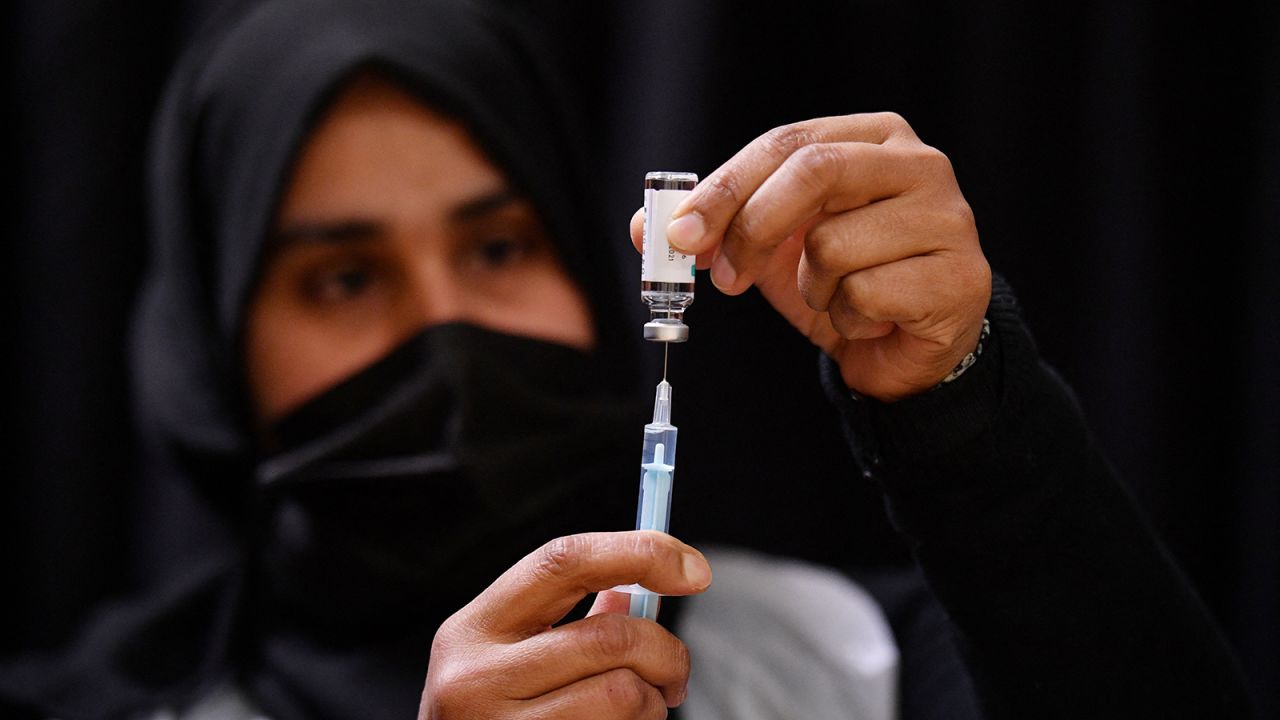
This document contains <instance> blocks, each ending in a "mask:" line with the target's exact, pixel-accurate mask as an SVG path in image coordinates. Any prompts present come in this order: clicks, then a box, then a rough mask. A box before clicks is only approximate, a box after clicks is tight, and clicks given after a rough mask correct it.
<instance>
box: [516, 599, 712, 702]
mask: <svg viewBox="0 0 1280 720" xmlns="http://www.w3.org/2000/svg"><path fill="white" fill-rule="evenodd" d="M496 662H497V666H496V669H497V671H498V674H500V675H501V676H503V677H506V678H507V680H506V683H507V686H508V687H509V688H510V690H511V692H512V693H513V696H514V697H524V698H532V697H537V696H539V695H543V694H545V693H547V692H550V691H552V690H554V689H556V688H559V687H564V686H567V685H570V684H572V683H574V682H577V681H578V680H581V679H582V678H585V677H590V676H592V675H600V674H602V673H605V672H608V671H610V670H616V669H619V668H626V669H628V670H631V671H632V672H634V673H635V674H636V675H638V676H639V677H640V678H641V679H643V680H644V681H645V682H646V683H648V684H649V685H652V686H653V687H655V688H657V689H658V690H659V691H660V692H661V693H662V697H663V698H664V700H665V701H666V702H667V703H668V704H670V705H674V704H676V703H678V702H679V701H680V699H681V697H682V696H683V694H684V688H685V685H686V684H687V683H688V681H689V651H688V649H687V648H686V647H685V645H684V643H682V642H680V640H679V639H678V638H676V636H675V635H672V634H671V633H670V632H668V631H667V629H666V628H664V627H662V626H661V625H659V624H657V623H654V622H649V621H647V620H643V619H639V618H631V617H627V616H626V615H617V614H604V615H595V616H592V617H588V618H583V619H582V620H578V621H576V622H571V623H568V624H566V625H561V626H559V627H556V628H553V629H551V630H548V631H547V632H544V633H541V634H539V635H535V636H533V637H531V638H528V639H526V640H523V641H521V642H519V643H515V644H513V645H510V646H508V647H507V649H506V650H505V651H504V653H503V655H502V656H500V657H499V658H498V659H497V661H496ZM531 670H532V672H531Z"/></svg>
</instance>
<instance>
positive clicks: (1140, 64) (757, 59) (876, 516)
mask: <svg viewBox="0 0 1280 720" xmlns="http://www.w3.org/2000/svg"><path fill="white" fill-rule="evenodd" d="M215 5H216V3H213V2H211V1H209V0H206V2H198V1H195V0H187V2H186V3H185V4H184V3H146V2H140V1H138V0H115V1H113V2H106V1H105V0H75V1H74V2H72V1H71V0H39V1H36V0H22V1H21V2H17V3H10V4H8V5H7V6H6V10H5V12H6V13H7V15H8V17H7V20H8V22H7V23H6V26H5V27H6V29H7V31H8V33H9V35H10V37H9V38H8V39H9V42H6V43H5V47H6V49H7V51H8V52H9V54H10V55H9V58H8V67H9V68H10V71H11V73H12V75H11V83H10V87H11V98H12V99H11V101H10V104H9V108H10V109H9V111H8V112H7V113H6V117H7V119H8V121H9V122H8V123H6V126H7V130H8V132H7V134H6V139H7V142H8V145H9V146H8V147H7V148H6V151H5V152H4V155H3V157H5V159H6V169H7V171H8V175H9V176H10V178H11V180H12V181H13V182H12V183H11V188H12V189H11V191H10V192H9V193H8V195H7V197H8V199H9V202H10V207H9V208H8V212H7V213H6V218H7V219H8V222H9V223H10V226H11V227H10V229H9V232H8V233H6V234H7V235H8V237H9V238H10V242H6V243H5V247H6V254H7V257H6V258H5V265H4V268H5V272H6V276H7V277H8V278H9V281H8V282H7V283H6V285H5V287H6V290H7V293H8V300H9V303H10V304H9V307H10V308H12V310H11V315H10V317H11V318H12V321H11V322H10V323H9V325H8V326H9V327H11V328H12V329H13V331H14V334H15V337H14V338H13V339H12V340H11V341H10V342H9V343H8V344H7V346H8V347H9V348H10V352H9V353H7V354H8V355H9V356H10V357H11V360H12V362H13V363H14V364H13V365H12V366H11V367H15V368H16V369H17V371H16V372H11V373H9V374H7V375H6V376H5V383H6V387H5V393H4V397H5V403H4V405H5V408H6V418H5V428H6V432H5V433H4V437H5V441H6V449H5V450H6V456H7V457H8V458H9V461H8V465H9V467H10V468H11V470H10V472H9V473H7V478H8V480H7V482H5V483H4V488H5V496H4V504H3V516H0V527H2V528H3V529H2V530H0V533H3V534H2V535H0V538H2V540H0V547H2V548H3V550H2V551H0V552H3V558H0V559H2V560H3V561H4V562H5V567H6V568H8V572H7V573H6V575H7V576H8V578H9V580H10V581H9V582H6V583H4V585H5V586H6V588H7V590H6V592H4V593H3V600H2V601H0V602H3V603H4V604H5V606H4V608H3V609H4V610H5V612H3V614H0V650H3V651H5V652H10V651H17V650H23V649H30V648H41V647H51V646H54V645H56V644H58V643H59V642H61V641H63V640H65V639H66V638H67V637H68V636H69V634H71V633H72V632H73V631H74V630H75V628H76V627H77V626H78V625H79V623H81V622H83V621H84V619H85V617H86V613H87V612H88V609H89V608H90V607H91V606H92V605H93V604H95V603H96V602H99V601H101V600H102V599H103V598H105V597H109V596H111V595H113V594H115V593H119V592H122V591H125V590H127V589H129V588H130V587H131V586H132V585H133V583H134V581H135V580H136V579H137V578H139V577H142V576H144V575H145V568H142V567H139V566H138V562H137V559H138V558H139V557H140V556H141V553H139V552H138V550H137V548H135V547H131V540H132V536H131V533H130V529H129V528H130V525H131V523H130V520H131V515H132V513H134V512H135V510H136V508H135V507H134V504H133V503H132V502H131V492H132V489H133V487H134V483H133V477H132V474H131V460H132V453H131V440H130V420H129V403H128V397H129V395H128V393H129V387H128V385H129V383H128V377H127V372H126V361H125V357H124V355H123V337H124V331H125V328H126V327H127V323H128V314H129V310H130V303H131V301H132V299H133V293H134V290H135V287H136V284H137V281H138V277H139V274H140V272H141V271H142V268H143V264H144V262H145V254H146V248H145V219H144V198H143V197H142V193H141V189H142V167H143V164H142V156H143V150H144V146H145V140H146V133H147V124H148V120H149V114H150V112H151V110H152V107H153V104H154V102H155V100H156V97H157V94H158V92H159V89H160V85H161V83H162V81H163V77H164V74H165V73H166V71H167V70H168V68H169V66H170V64H171V63H172V61H173V59H174V57H175V53H176V52H177V51H178V49H179V48H180V47H181V44H182V41H183V39H184V38H185V37H187V36H188V35H189V34H190V32H191V31H192V29H193V28H194V27H195V26H196V25H197V24H198V23H199V21H200V19H201V18H202V17H203V16H204V14H205V13H207V12H208V11H209V10H210V9H212V8H213V7H214V6H215ZM930 5H931V4H926V3H919V2H897V3H890V2H883V1H862V2H851V3H843V4H836V3H830V4H806V3H788V4H786V5H785V6H781V7H779V8H778V9H775V10H774V11H771V12H767V13H766V12H753V11H748V10H747V7H748V6H747V5H744V4H741V3H735V2H729V1H727V0H720V1H713V0H660V1H655V2H646V3H570V2H563V3H558V4H554V5H553V4H550V3H548V4H547V5H546V12H547V13H548V17H549V19H550V20H551V24H552V25H553V26H554V27H555V29H554V32H556V33H558V34H560V36H561V37H562V40H563V45H562V47H563V48H564V50H565V55H566V59H567V60H568V61H569V63H570V64H571V66H572V67H573V72H574V73H575V74H576V75H577V76H578V77H577V78H576V79H577V80H579V81H580V87H581V88H582V95H583V100H584V103H585V106H586V107H587V108H588V118H589V121H590V122H589V123H588V127H589V129H590V133H591V137H590V140H591V141H592V142H593V143H594V146H595V148H596V151H597V157H598V158H599V161H598V165H597V167H598V173H597V177H593V178H583V184H584V186H586V185H588V184H590V185H596V186H603V187H605V188H607V189H608V190H607V198H606V201H607V203H608V206H607V210H608V212H609V216H610V217H611V218H612V221H613V226H614V227H616V229H617V230H616V237H611V238H609V239H608V240H609V241H613V242H625V241H626V240H625V233H626V223H627V219H628V218H629V216H630V214H631V212H632V211H633V210H634V209H635V207H637V206H638V205H639V201H640V195H641V192H640V191H641V182H640V180H641V177H642V175H643V173H644V172H645V171H646V170H651V169H678V170H685V169H687V170H694V171H697V172H699V173H701V174H706V173H708V172H710V171H711V170H712V169H714V168H715V166H716V165H717V164H719V162H721V161H723V160H724V159H726V158H727V157H728V156H729V155H730V154H732V153H733V152H734V151H736V150H737V149H738V148H739V147H741V146H742V145H743V144H744V143H746V142H747V141H749V140H750V139H751V138H753V137H754V136H756V135H758V134H759V133H761V132H764V131H765V130H767V129H769V128H770V127H773V126H775V125H779V124H782V123H786V122H791V121H795V120H800V119H803V118H806V117H811V116H816V115H825V114H842V113H848V112H861V111H871V110H885V109H891V110H895V111H897V112H899V113H901V114H903V115H904V116H905V117H906V118H907V119H908V120H909V121H910V122H911V123H912V125H913V126H914V127H915V128H916V130H917V132H918V134H919V135H920V136H921V137H922V138H923V139H924V140H925V141H926V142H928V143H930V144H932V145H934V146H936V147H939V148H941V149H942V150H944V151H945V152H946V153H947V154H948V155H949V156H950V157H951V159H952V161H953V163H954V165H955V168H956V173H957V175H958V177H959V179H960V184H961V187H962V188H963V190H964V191H965V194H966V196H967V197H968V199H969V201H970V203H971V204H972V206H973V208H974V210H975V212H976V214H977V218H978V224H979V230H980V231H981V233H982V238H983V245H984V247H985V249H986V251H987V254H988V257H989V258H990V259H991V261H992V265H993V266H994V267H995V268H996V269H997V270H998V271H1000V272H1002V273H1004V274H1005V275H1006V276H1007V277H1008V278H1009V279H1010V280H1011V282H1012V283H1013V285H1014V287H1015V288H1016V289H1018V291H1019V293H1020V296H1021V298H1022V301H1023V303H1024V306H1025V308H1026V314H1027V316H1028V318H1029V322H1030V324H1031V326H1032V328H1033V330H1034V331H1035V332H1036V334H1037V336H1038V338H1039V340H1040V343H1041V348H1042V350H1043V353H1044V355H1045V356H1046V357H1047V358H1048V359H1049V360H1050V361H1051V362H1052V363H1054V364H1055V365H1056V366H1057V367H1058V368H1059V369H1060V370H1061V371H1062V372H1063V374H1064V375H1065V376H1066V377H1067V378H1068V380H1069V381H1070V382H1071V383H1072V384H1073V385H1074V386H1075V388H1076V390H1077V391H1078V393H1079V395H1080V398H1081V400H1082V403H1083V405H1084V407H1085V410H1086V413H1087V414H1088V416H1089V418H1090V421H1091V423H1092V425H1093V427H1094V429H1095V431H1096V432H1097V434H1098V435H1099V437H1100V438H1101V441H1102V444H1103V446H1104V447H1105V448H1107V450H1108V452H1109V453H1110V456H1111V458H1112V460H1113V462H1114V464H1115V466H1116V467H1117V469H1118V470H1119V471H1120V473H1121V474H1122V475H1123V477H1124V478H1125V480H1126V481H1127V482H1128V484H1129V486H1130V487H1131V488H1132V489H1133V491H1134V493H1135V495H1136V496H1137V498H1138V499H1139V500H1140V502H1141V503H1142V504H1143V505H1144V506H1145V507H1146V508H1147V509H1148V511H1149V512H1150V514H1151V516H1152V518H1153V520H1154V522H1155V525H1156V527H1157V528H1158V530H1159V531H1160V532H1161V534H1162V535H1163V537H1164V539H1165V540H1166V542H1167V543H1168V545H1169V547H1170V549H1171V551H1172V552H1173V553H1174V555H1175V556H1176V557H1177V558H1178V559H1179V560H1180V562H1181V563H1182V565H1183V567H1184V568H1185V569H1186V570H1187V572H1188V574H1189V575H1190V577H1191V578H1192V580H1193V581H1194V583H1195V584H1196V586H1197V587H1198V588H1199V590H1200V592H1201V593H1202V594H1203V596H1204V598H1205V600H1206V602H1207V603H1208V604H1209V606H1210V607H1211V609H1212V610H1213V611H1214V613H1215V614H1216V615H1217V616H1218V618H1219V619H1220V620H1221V622H1222V623H1223V626H1224V628H1225V629H1226V632H1227V634H1228V636H1229V638H1230V640H1231V641H1232V643H1233V644H1234V646H1235V647H1236V648H1237V649H1238V651H1239V653H1240V657H1241V659H1242V661H1243V662H1244V664H1245V667H1246V671H1247V672H1248V673H1249V675H1250V678H1251V680H1252V682H1253V684H1254V686H1255V688H1256V690H1257V692H1258V695H1259V701H1260V704H1261V705H1262V706H1263V709H1264V710H1265V711H1266V714H1267V716H1280V694H1278V692H1277V683H1280V610H1278V608H1280V379H1278V378H1280V322H1278V321H1277V320H1276V318H1275V313H1277V312H1280V5H1278V4H1276V3H1274V2H1266V1H1263V0H1257V1H1255V2H1251V3H1249V2H1235V3H1215V4H1213V5H1212V6H1209V5H1207V4H1193V3H1163V4H1161V5H1160V7H1154V6H1153V7H1147V6H1144V5H1132V4H1124V3H1119V4H1117V3H1109V2H1105V1H1103V0H1093V1H1091V2H1083V3H1070V4H1037V5H1036V6H1035V7H1030V6H1022V5H1020V4H1013V3H1009V4H1007V6H1006V7H1001V6H997V5H996V4H992V5H990V6H988V5H987V4H984V3H978V2H956V3H951V4H948V5H947V6H946V7H931V6H930ZM566 190H567V191H569V192H573V191H574V189H573V188H568V189H566ZM627 270H628V271H631V270H632V268H628V269H627ZM689 321H690V323H691V325H692V327H693V340H692V342H690V343H689V344H688V345H686V346H683V347H678V348H676V349H675V351H674V353H673V357H672V379H673V382H674V383H675V386H676V388H677V393H678V408H679V410H678V412H677V414H678V415H680V416H681V417H682V420H681V421H680V424H681V428H682V432H681V436H682V443H681V454H682V464H681V477H682V481H681V492H680V493H677V496H676V507H675V509H674V513H675V514H674V516H673V517H674V518H675V519H674V523H675V527H674V528H673V530H674V531H675V532H676V533H677V534H686V535H691V536H694V537H695V538H717V539H722V540H734V539H737V540H740V541H744V542H751V543H752V544H755V545H759V546H761V547H763V548H764V549H769V550H774V551H784V552H792V553H797V554H800V555H803V556H807V557H812V558H815V559H832V558H836V557H846V558H847V557H849V556H850V554H852V556H854V557H856V558H858V559H860V560H861V561H864V562H871V563H891V562H902V561H903V559H904V557H905V555H904V551H903V549H902V548H901V547H900V546H899V545H898V544H897V543H896V541H895V540H894V539H893V537H892V536H891V535H890V534H889V532H888V530H887V527H886V525H885V521H884V519H883V517H882V513H881V511H880V509H879V506H878V503H877V501H876V499H875V496H874V494H873V493H872V491H871V490H870V488H866V487H864V486H862V485H861V483H860V482H859V481H858V479H857V478H856V477H855V476H854V475H853V473H852V470H851V468H850V465H849V463H848V462H847V461H846V460H844V458H843V454H842V453H843V451H842V446H841V441H840V438H839V437H838V436H837V435H836V433H835V431H834V428H833V425H832V418H833V415H832V411H831V410H830V409H829V408H827V407H826V405H825V404H824V401H823V399H822V397H821V395H820V392H819V390H818V386H817V382H816V372H815V369H816V363H815V359H814V355H815V354H814V352H813V350H812V349H811V348H810V347H809V346H807V344H806V343H805V342H804V341H803V340H802V339H800V338H799V337H798V336H796V335H795V334H794V333H792V332H791V331H790V329H789V328H788V327H786V326H785V325H784V324H783V323H782V321H780V320H778V319H777V318H776V317H774V316H772V315H771V314H770V312H769V310H768V308H767V307H766V306H765V304H764V303H763V301H762V300H761V299H760V298H759V297H757V296H755V295H752V294H749V295H748V296H746V297H744V298H742V299H738V300H731V299H728V298H724V297H722V296H720V295H718V294H717V293H716V292H715V291H714V290H713V289H711V287H710V283H709V282H703V283H702V285H701V289H700V294H699V297H698V301H697V302H696V303H695V306H694V308H693V310H692V311H691V312H690V314H689ZM765 408H767V409H768V410H769V411H770V413H772V414H774V415H776V416H777V417H779V418H783V419H785V420H779V421H777V422H773V421H770V420H768V417H769V415H766V414H764V409H765ZM800 436H809V439H808V440H806V441H805V443H803V444H802V443H799V442H797V440H796V439H797V438H798V437H800ZM825 447H829V448H830V449H831V453H828V454H827V455H825V456H823V457H822V459H821V460H818V459H815V458H814V456H813V453H812V449H813V448H818V449H819V450H821V449H822V448H825ZM742 448H750V449H751V450H750V454H749V455H744V453H743V452H742ZM831 458H836V459H835V460H832V459H831ZM712 463H715V464H717V465H720V466H724V465H728V466H730V467H731V468H733V469H735V470H738V471H740V473H741V474H742V476H743V477H744V478H745V477H754V478H782V479H783V482H782V483H780V485H781V489H779V490H778V491H777V493H776V495H773V496H770V497H767V498H766V499H765V501H764V502H761V501H759V500H754V501H751V502H748V500H747V498H746V497H745V496H744V495H743V494H742V493H738V492H735V489H734V488H721V487H703V486H700V485H698V483H697V478H698V476H699V468H702V467H707V466H708V465H710V464H712ZM796 477H806V478H809V480H808V481H807V482H795V481H793V480H792V478H796ZM632 480H633V479H631V478H628V479H626V481H625V483H626V487H627V491H628V492H630V491H632V488H631V486H630V483H631V482H632ZM620 482H623V481H620ZM777 514H782V515H783V516H788V517H795V518H798V520H796V521H792V522H777V521H775V520H771V518H775V517H777ZM682 518H683V523H684V527H683V528H682V527H681V523H682ZM799 526H805V527H807V528H810V530H809V531H808V532H806V533H804V534H800V533H797V532H795V529H796V528H797V527H799ZM762 528H763V529H762ZM849 548H853V550H852V551H850V550H849ZM1068 591H1069V590H1068Z"/></svg>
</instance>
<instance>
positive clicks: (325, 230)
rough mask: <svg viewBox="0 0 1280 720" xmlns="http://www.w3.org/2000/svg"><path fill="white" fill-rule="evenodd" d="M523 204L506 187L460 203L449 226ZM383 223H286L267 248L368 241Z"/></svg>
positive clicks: (362, 220)
mask: <svg viewBox="0 0 1280 720" xmlns="http://www.w3.org/2000/svg"><path fill="white" fill-rule="evenodd" d="M521 200H523V198H522V196H521V195H519V194H518V193H516V191H515V190H513V189H511V188H510V187H506V186H504V187H501V188H498V189H497V190H493V191H491V192H486V193H483V194H480V195H477V196H475V197H472V198H468V199H466V200H463V201H462V202H460V203H458V204H457V205H455V206H454V207H453V208H451V209H450V210H449V220H450V221H452V222H463V223H465V222H470V221H473V220H478V219H480V218H483V217H485V216H487V215H491V214H493V213H495V212H498V211H499V210H502V209H503V208H505V207H507V206H509V205H511V204H513V203H516V202H519V201H521ZM383 228H384V223H382V222H381V221H379V220H375V219H371V218H359V217H355V218H345V219H341V220H334V221H325V220H320V221H307V220H303V221H299V222H293V223H289V224H288V225H286V226H285V227H283V228H281V229H280V230H278V231H276V232H273V233H272V234H271V239H270V245H271V248H272V249H273V250H276V251H279V250H282V249H284V248H286V247H289V246H292V245H296V244H310V243H319V244H340V243H348V242H359V241H361V240H369V239H371V238H375V237H378V236H379V235H381V234H382V232H383Z"/></svg>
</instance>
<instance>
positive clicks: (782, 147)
mask: <svg viewBox="0 0 1280 720" xmlns="http://www.w3.org/2000/svg"><path fill="white" fill-rule="evenodd" d="M816 141H817V138H816V135H815V133H814V131H813V128H812V127H810V126H809V124H808V123H803V122H798V123H791V124H790V125H780V126H778V127H776V128H773V129H772V130H770V131H769V132H766V133H765V134H764V135H761V136H760V143H761V146H762V147H763V148H764V150H765V152H767V153H769V154H771V155H773V156H775V157H777V158H786V157H789V156H790V155H791V154H792V153H794V152H796V151H797V150H799V149H800V148H803V147H806V146H808V145H812V144H814V143H815V142H816Z"/></svg>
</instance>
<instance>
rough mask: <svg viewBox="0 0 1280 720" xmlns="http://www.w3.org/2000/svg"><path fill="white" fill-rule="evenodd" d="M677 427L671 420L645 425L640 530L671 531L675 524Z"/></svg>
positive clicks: (641, 466) (637, 518)
mask: <svg viewBox="0 0 1280 720" xmlns="http://www.w3.org/2000/svg"><path fill="white" fill-rule="evenodd" d="M675 459H676V428H675V426H674V425H670V424H667V423H651V424H649V425H645V427H644V448H643V450H642V451H641V461H642V462H641V463H640V501H639V503H638V504H637V507H636V529H637V530H659V531H661V532H667V531H668V530H669V529H670V526H671V485H672V479H673V476H674V475H675V470H676V468H675Z"/></svg>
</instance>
